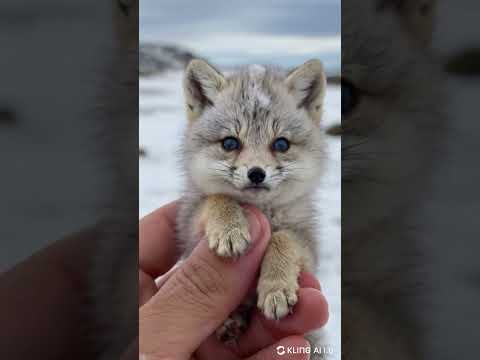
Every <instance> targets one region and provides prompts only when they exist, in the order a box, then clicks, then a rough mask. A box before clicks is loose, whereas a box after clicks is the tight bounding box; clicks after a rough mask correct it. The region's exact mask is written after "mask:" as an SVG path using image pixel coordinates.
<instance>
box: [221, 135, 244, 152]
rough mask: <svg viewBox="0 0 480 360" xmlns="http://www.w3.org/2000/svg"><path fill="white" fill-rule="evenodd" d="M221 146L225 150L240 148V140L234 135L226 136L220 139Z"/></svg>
mask: <svg viewBox="0 0 480 360" xmlns="http://www.w3.org/2000/svg"><path fill="white" fill-rule="evenodd" d="M222 147H223V149H224V150H225V151H235V150H238V149H240V140H238V139H237V138H234V137H231V136H229V137H226V138H225V139H223V140H222Z"/></svg>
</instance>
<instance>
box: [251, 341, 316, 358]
mask: <svg viewBox="0 0 480 360" xmlns="http://www.w3.org/2000/svg"><path fill="white" fill-rule="evenodd" d="M309 347H310V345H309V343H308V341H307V340H305V339H304V338H303V337H301V336H290V337H288V338H285V339H282V340H280V341H278V342H277V343H275V344H273V345H270V346H268V347H266V348H265V349H262V350H260V351H259V352H257V353H256V354H255V355H252V356H251V357H249V358H248V360H285V359H288V360H308V359H310V355H309V354H308V349H309ZM289 349H292V350H289Z"/></svg>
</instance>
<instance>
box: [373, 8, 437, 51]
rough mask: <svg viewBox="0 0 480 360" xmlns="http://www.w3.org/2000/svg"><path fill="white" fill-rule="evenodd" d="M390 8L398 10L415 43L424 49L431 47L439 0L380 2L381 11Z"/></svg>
mask: <svg viewBox="0 0 480 360" xmlns="http://www.w3.org/2000/svg"><path fill="white" fill-rule="evenodd" d="M388 7H393V8H394V9H396V11H397V12H398V14H399V16H400V18H401V19H402V21H403V25H404V26H405V28H406V30H407V31H408V32H409V33H410V35H411V37H412V39H413V40H414V41H416V42H417V43H419V44H420V45H422V46H423V47H430V44H431V42H432V36H433V29H434V23H435V15H436V8H437V0H379V2H378V4H377V8H378V9H379V10H383V9H385V8H388Z"/></svg>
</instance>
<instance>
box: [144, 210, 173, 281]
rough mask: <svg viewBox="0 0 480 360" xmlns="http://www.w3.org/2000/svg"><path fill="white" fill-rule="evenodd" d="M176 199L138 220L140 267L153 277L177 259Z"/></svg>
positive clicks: (162, 272) (161, 272)
mask: <svg viewBox="0 0 480 360" xmlns="http://www.w3.org/2000/svg"><path fill="white" fill-rule="evenodd" d="M177 209H178V201H174V202H171V203H169V204H167V205H165V206H162V207H161V208H159V209H157V210H155V211H154V212H152V213H150V214H148V215H147V216H145V217H144V218H142V219H140V222H139V228H138V233H139V241H138V246H139V248H138V257H139V267H140V269H141V270H142V271H143V272H145V273H147V274H148V275H150V276H151V277H152V278H153V279H155V278H157V277H159V276H160V275H162V274H164V273H166V272H167V271H168V270H169V269H170V268H171V267H172V266H173V265H174V264H175V263H176V261H177V258H178V254H177V249H176V245H175V236H176V231H175V220H176V216H177Z"/></svg>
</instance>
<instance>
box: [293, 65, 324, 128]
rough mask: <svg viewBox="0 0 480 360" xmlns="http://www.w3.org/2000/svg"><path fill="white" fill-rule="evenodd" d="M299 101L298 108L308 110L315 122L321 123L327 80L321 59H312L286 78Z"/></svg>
mask: <svg viewBox="0 0 480 360" xmlns="http://www.w3.org/2000/svg"><path fill="white" fill-rule="evenodd" d="M285 82H286V85H287V87H288V90H289V91H290V93H291V94H292V95H293V97H294V98H295V100H296V101H297V108H299V109H300V108H304V109H305V110H307V112H308V114H309V115H310V117H311V118H312V119H313V120H314V121H315V123H317V124H318V123H320V118H321V113H322V108H323V100H324V98H325V89H326V87H327V80H326V77H325V72H324V71H323V65H322V63H321V62H320V60H316V59H315V60H310V61H308V62H306V63H305V64H303V65H302V66H300V67H298V68H296V69H294V70H293V71H292V72H291V73H290V74H288V76H287V79H286V80H285Z"/></svg>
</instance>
